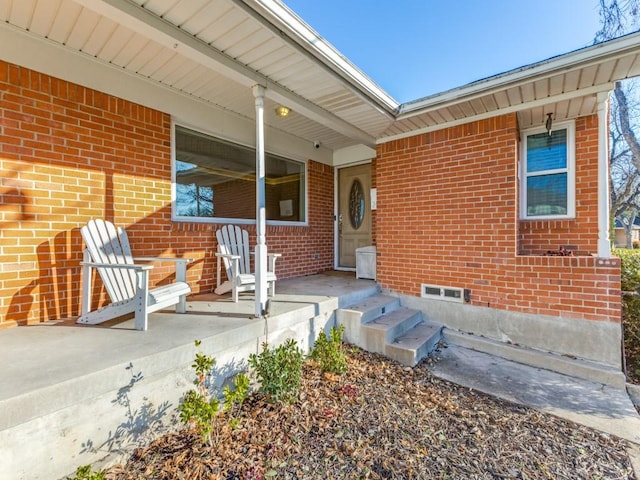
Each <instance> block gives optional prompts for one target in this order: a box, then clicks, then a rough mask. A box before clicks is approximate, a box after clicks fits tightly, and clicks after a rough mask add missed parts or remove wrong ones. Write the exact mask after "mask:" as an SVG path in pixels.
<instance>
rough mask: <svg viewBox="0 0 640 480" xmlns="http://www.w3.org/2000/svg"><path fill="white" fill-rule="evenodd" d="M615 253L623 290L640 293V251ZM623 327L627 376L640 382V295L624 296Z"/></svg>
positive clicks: (621, 249) (615, 251)
mask: <svg viewBox="0 0 640 480" xmlns="http://www.w3.org/2000/svg"><path fill="white" fill-rule="evenodd" d="M613 253H614V254H615V255H616V256H618V257H620V261H621V287H622V291H623V292H639V293H640V251H639V250H629V249H625V248H618V249H615V250H614V251H613ZM622 327H623V332H624V351H625V360H626V364H627V365H626V366H627V372H626V373H627V377H628V380H629V381H630V382H632V383H636V384H640V297H637V296H634V295H623V296H622Z"/></svg>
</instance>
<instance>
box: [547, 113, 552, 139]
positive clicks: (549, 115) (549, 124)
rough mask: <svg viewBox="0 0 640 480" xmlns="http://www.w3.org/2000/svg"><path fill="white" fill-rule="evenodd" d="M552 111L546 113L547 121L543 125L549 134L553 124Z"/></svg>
mask: <svg viewBox="0 0 640 480" xmlns="http://www.w3.org/2000/svg"><path fill="white" fill-rule="evenodd" d="M551 117H553V113H547V122H546V123H545V127H546V128H547V133H548V134H549V135H551V127H552V126H553V118H551Z"/></svg>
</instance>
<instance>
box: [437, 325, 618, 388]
mask: <svg viewBox="0 0 640 480" xmlns="http://www.w3.org/2000/svg"><path fill="white" fill-rule="evenodd" d="M443 339H444V341H445V342H446V343H448V344H452V345H458V346H460V347H464V348H468V349H471V350H475V351H478V352H484V353H488V354H490V355H495V356H498V357H502V358H504V359H506V360H511V361H514V362H518V363H522V364H525V365H530V366H532V367H538V368H543V369H545V370H550V371H552V372H557V373H561V374H564V375H569V376H571V377H575V378H580V379H583V380H588V381H591V382H597V383H602V384H604V385H610V386H613V387H616V388H621V389H624V388H625V376H624V373H622V372H621V371H619V370H617V369H615V368H613V367H607V366H604V365H601V364H596V363H593V362H589V361H587V360H581V359H576V358H570V357H565V356H562V355H556V354H553V353H549V352H543V351H540V350H534V349H531V348H525V347H522V346H519V345H511V344H508V343H504V342H500V341H498V340H492V339H490V338H486V337H480V336H477V335H472V334H469V333H463V332H459V331H457V330H450V329H448V328H445V329H444V330H443Z"/></svg>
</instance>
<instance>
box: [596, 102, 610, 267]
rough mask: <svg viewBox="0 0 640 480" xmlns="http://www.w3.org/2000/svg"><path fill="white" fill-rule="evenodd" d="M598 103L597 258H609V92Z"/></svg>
mask: <svg viewBox="0 0 640 480" xmlns="http://www.w3.org/2000/svg"><path fill="white" fill-rule="evenodd" d="M597 101H598V257H600V258H609V257H611V241H610V239H609V201H610V198H609V92H600V93H598V97H597Z"/></svg>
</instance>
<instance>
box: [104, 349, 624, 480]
mask: <svg viewBox="0 0 640 480" xmlns="http://www.w3.org/2000/svg"><path fill="white" fill-rule="evenodd" d="M348 364H349V369H348V372H347V373H346V374H344V375H322V374H321V373H320V372H319V369H318V368H317V366H316V365H314V364H313V363H312V362H311V361H308V362H307V363H306V364H305V366H304V373H303V385H302V388H301V391H300V396H299V399H298V401H296V402H295V403H294V404H291V405H289V404H284V405H273V404H269V403H266V402H265V401H264V400H263V399H262V398H261V397H260V396H259V395H252V396H251V397H250V399H249V400H247V402H246V403H245V405H244V406H243V408H242V412H241V415H240V424H239V426H238V427H237V428H236V429H232V428H231V427H230V426H229V425H228V422H226V421H225V419H224V417H222V416H219V417H218V419H219V420H220V422H219V424H218V425H217V432H216V434H215V435H214V438H215V440H214V445H213V446H205V445H203V443H202V441H201V439H200V436H199V435H197V434H196V433H194V432H192V431H189V430H184V431H181V432H178V433H176V434H171V435H166V436H164V437H161V438H159V439H157V440H156V441H154V442H153V443H151V444H150V445H149V446H148V447H146V448H144V449H139V450H137V451H136V452H135V453H134V455H133V456H132V457H131V458H130V460H129V462H128V463H127V464H126V465H119V466H114V467H112V468H110V469H109V470H108V471H107V475H106V478H107V479H109V480H131V479H189V480H200V479H207V480H211V479H224V480H231V479H239V480H259V479H265V480H267V479H313V480H316V479H634V478H635V477H634V475H633V471H632V468H631V466H630V462H629V458H628V456H627V453H626V450H625V443H624V441H622V440H619V439H617V438H615V437H612V436H610V435H607V434H603V433H600V432H597V431H595V430H591V429H589V428H587V427H583V426H580V425H576V424H574V423H571V422H568V421H565V420H562V419H559V418H557V417H554V416H551V415H547V414H543V413H540V412H537V411H535V410H532V409H529V408H525V407H522V406H519V405H515V404H512V403H508V402H505V401H501V400H498V399H495V398H493V397H490V396H488V395H484V394H481V393H479V392H476V391H473V390H470V389H468V388H464V387H461V386H458V385H455V384H453V383H449V382H446V381H443V380H439V379H436V378H434V377H432V376H431V375H430V373H429V364H428V363H427V362H423V363H422V364H421V365H419V366H418V367H415V368H413V369H411V368H405V367H403V366H401V365H399V364H397V363H394V362H391V361H389V360H388V359H385V358H384V357H381V356H379V355H375V354H371V353H367V352H364V351H361V350H359V349H357V348H355V347H350V346H349V347H348Z"/></svg>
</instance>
